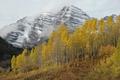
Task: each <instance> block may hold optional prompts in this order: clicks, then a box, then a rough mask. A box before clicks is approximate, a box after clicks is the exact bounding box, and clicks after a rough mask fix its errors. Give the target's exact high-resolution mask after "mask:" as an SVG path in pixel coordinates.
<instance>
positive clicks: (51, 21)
mask: <svg viewBox="0 0 120 80" xmlns="http://www.w3.org/2000/svg"><path fill="white" fill-rule="evenodd" d="M87 19H90V17H89V16H88V15H87V14H86V13H85V12H84V11H82V10H81V9H79V8H77V7H75V6H73V5H71V6H64V7H63V8H62V9H61V10H60V11H58V12H57V13H42V14H40V15H39V16H38V15H37V16H35V17H24V18H22V19H20V20H18V21H17V22H16V23H13V24H10V25H8V26H5V28H3V29H1V31H0V34H1V35H0V36H1V37H2V38H3V39H5V40H6V41H7V42H8V43H10V44H12V45H13V46H15V47H20V48H21V47H33V46H34V45H36V44H37V43H39V42H41V41H44V40H46V39H47V38H48V36H49V35H50V34H51V33H52V32H53V31H54V30H55V29H56V28H57V26H58V25H60V24H61V23H64V24H65V25H67V26H68V27H69V29H70V30H74V29H75V28H76V27H77V26H79V25H81V24H82V23H83V22H84V21H86V20H87Z"/></svg>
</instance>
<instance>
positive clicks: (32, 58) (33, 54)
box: [30, 48, 39, 65]
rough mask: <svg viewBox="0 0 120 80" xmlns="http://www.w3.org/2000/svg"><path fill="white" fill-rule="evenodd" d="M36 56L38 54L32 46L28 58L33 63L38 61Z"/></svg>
mask: <svg viewBox="0 0 120 80" xmlns="http://www.w3.org/2000/svg"><path fill="white" fill-rule="evenodd" d="M38 58H39V55H38V52H37V49H36V48H33V49H32V50H31V53H30V59H31V60H32V63H33V64H34V65H36V64H37V63H38Z"/></svg>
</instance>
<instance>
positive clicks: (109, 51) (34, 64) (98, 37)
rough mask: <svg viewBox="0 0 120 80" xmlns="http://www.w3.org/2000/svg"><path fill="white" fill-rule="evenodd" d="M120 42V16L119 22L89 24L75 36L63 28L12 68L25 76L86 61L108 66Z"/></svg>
mask: <svg viewBox="0 0 120 80" xmlns="http://www.w3.org/2000/svg"><path fill="white" fill-rule="evenodd" d="M119 39H120V16H117V17H116V18H115V19H113V18H112V16H109V17H108V18H107V20H104V19H100V20H97V19H91V20H88V21H86V22H85V23H84V24H83V25H81V26H78V27H77V28H76V29H75V30H74V31H73V32H71V31H70V30H69V28H68V27H67V26H66V25H64V24H61V25H60V26H59V27H58V29H57V30H56V31H54V32H53V33H52V34H51V36H50V37H49V39H48V41H47V42H44V43H42V44H39V45H37V46H36V47H34V48H32V50H27V49H25V50H24V51H23V52H22V53H21V54H20V55H18V56H13V58H12V60H11V68H12V70H13V71H15V72H25V71H29V70H33V69H37V68H41V67H46V66H52V65H58V66H59V65H64V64H68V63H69V62H72V61H86V60H89V61H91V62H92V63H93V65H94V64H97V63H98V64H99V65H101V64H102V63H103V62H104V63H107V61H106V60H107V58H108V57H110V56H111V55H113V53H114V52H116V50H117V49H116V47H117V46H118V42H119ZM119 45H120V44H119ZM117 51H118V50H117ZM119 52H120V51H119ZM118 57H119V56H118ZM119 58H120V57H119Z"/></svg>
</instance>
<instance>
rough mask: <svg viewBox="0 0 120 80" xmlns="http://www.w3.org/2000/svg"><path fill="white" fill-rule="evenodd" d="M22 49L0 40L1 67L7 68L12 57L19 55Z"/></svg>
mask: <svg viewBox="0 0 120 80" xmlns="http://www.w3.org/2000/svg"><path fill="white" fill-rule="evenodd" d="M21 51H22V49H20V48H15V47H13V46H12V45H11V44H9V43H7V42H6V41H5V40H3V39H2V38H0V67H3V68H7V67H8V66H9V64H10V60H9V59H11V57H12V56H13V55H17V53H19V52H21Z"/></svg>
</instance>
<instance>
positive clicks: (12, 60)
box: [11, 56, 16, 71]
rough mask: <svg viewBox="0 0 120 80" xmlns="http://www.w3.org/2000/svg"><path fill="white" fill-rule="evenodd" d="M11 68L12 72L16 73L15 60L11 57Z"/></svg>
mask: <svg viewBox="0 0 120 80" xmlns="http://www.w3.org/2000/svg"><path fill="white" fill-rule="evenodd" d="M11 68H12V69H13V71H16V58H15V56H13V57H12V59H11Z"/></svg>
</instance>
